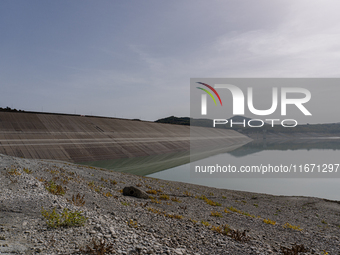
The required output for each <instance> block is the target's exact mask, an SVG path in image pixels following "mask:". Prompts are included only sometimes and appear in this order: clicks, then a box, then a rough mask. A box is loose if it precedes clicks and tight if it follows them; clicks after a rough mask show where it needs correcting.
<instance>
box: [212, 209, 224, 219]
mask: <svg viewBox="0 0 340 255" xmlns="http://www.w3.org/2000/svg"><path fill="white" fill-rule="evenodd" d="M210 214H211V216H214V217H221V218H222V217H223V216H222V214H221V213H220V212H215V211H212V212H211V213H210Z"/></svg>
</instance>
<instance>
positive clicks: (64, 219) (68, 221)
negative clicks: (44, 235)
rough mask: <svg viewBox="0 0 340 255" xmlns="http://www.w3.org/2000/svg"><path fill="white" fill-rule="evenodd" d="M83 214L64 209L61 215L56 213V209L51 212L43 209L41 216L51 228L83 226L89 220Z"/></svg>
mask: <svg viewBox="0 0 340 255" xmlns="http://www.w3.org/2000/svg"><path fill="white" fill-rule="evenodd" d="M81 213H82V211H73V212H72V211H70V210H69V209H67V208H64V210H63V212H62V213H61V214H59V213H58V212H56V209H55V208H53V210H52V211H51V212H49V211H47V210H45V209H44V208H42V209H41V214H42V216H43V217H44V218H45V219H46V223H47V225H48V226H49V227H50V228H57V227H76V226H83V225H84V224H85V222H86V220H87V218H86V217H84V216H82V215H81Z"/></svg>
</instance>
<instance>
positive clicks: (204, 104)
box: [196, 82, 222, 115]
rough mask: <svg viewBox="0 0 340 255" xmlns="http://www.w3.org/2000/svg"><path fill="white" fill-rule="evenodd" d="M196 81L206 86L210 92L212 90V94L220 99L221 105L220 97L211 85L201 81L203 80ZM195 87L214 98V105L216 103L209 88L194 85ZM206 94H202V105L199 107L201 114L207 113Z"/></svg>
mask: <svg viewBox="0 0 340 255" xmlns="http://www.w3.org/2000/svg"><path fill="white" fill-rule="evenodd" d="M197 83H198V84H201V85H203V86H206V87H207V88H208V89H210V90H211V91H212V92H214V94H215V95H216V96H217V98H218V100H219V101H220V104H221V106H222V100H221V97H220V95H219V94H218V93H217V91H216V90H215V89H214V88H213V87H211V86H210V85H208V84H206V83H203V82H197ZM196 88H198V89H200V90H203V91H204V92H206V93H207V94H208V95H209V96H210V97H211V98H212V99H213V100H214V103H215V105H217V103H216V100H215V97H214V96H213V94H211V92H210V91H209V90H207V89H204V88H201V87H196ZM207 94H202V105H201V106H202V108H201V114H202V115H207Z"/></svg>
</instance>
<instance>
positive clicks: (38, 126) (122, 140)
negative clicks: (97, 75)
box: [0, 112, 251, 162]
mask: <svg viewBox="0 0 340 255" xmlns="http://www.w3.org/2000/svg"><path fill="white" fill-rule="evenodd" d="M191 134H192V138H191V139H194V140H195V147H197V148H198V147H207V146H216V145H217V144H218V145H221V146H223V147H225V148H227V147H233V146H236V145H238V146H240V145H243V144H245V143H247V142H249V141H250V140H251V139H250V138H248V137H246V136H244V135H241V134H239V133H238V132H235V131H232V130H222V129H214V128H204V127H194V128H192V129H191ZM189 149H190V127H189V126H181V125H171V124H161V123H154V122H148V121H138V120H126V119H118V118H105V117H93V116H77V115H66V114H47V113H31V112H30V113H28V112H0V153H1V154H6V155H11V156H16V157H24V158H36V159H56V160H65V161H70V162H86V161H98V160H109V159H120V158H133V157H145V156H153V155H162V154H167V153H177V152H184V151H189Z"/></svg>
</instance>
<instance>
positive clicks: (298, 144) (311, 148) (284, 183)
mask: <svg viewBox="0 0 340 255" xmlns="http://www.w3.org/2000/svg"><path fill="white" fill-rule="evenodd" d="M210 157H223V158H224V159H225V160H226V161H229V160H230V161H232V162H238V163H241V162H242V163H243V164H247V162H249V164H254V162H258V163H260V162H261V161H262V159H266V160H269V161H268V162H271V163H272V164H275V162H277V163H278V164H281V163H289V164H290V163H294V164H306V163H321V162H323V163H327V164H329V163H332V164H336V163H338V164H339V163H340V140H339V139H337V138H334V139H295V140H294V141H292V140H288V141H287V140H286V141H272V142H263V141H255V142H251V143H248V144H246V145H244V146H242V147H240V148H238V149H236V150H234V151H231V152H228V153H223V154H218V155H213V156H210ZM195 163H196V164H199V161H196V162H195ZM84 164H87V165H92V166H98V167H103V168H107V169H111V170H114V171H120V172H129V173H133V174H137V175H141V176H148V177H153V178H159V179H163V180H170V181H178V182H186V183H192V184H198V185H204V186H209V187H215V188H222V189H231V190H240V191H249V192H256V193H267V194H273V195H286V196H312V197H319V198H326V199H331V200H338V201H340V178H213V177H212V178H211V176H208V177H207V178H193V177H192V176H190V153H189V152H182V153H173V154H169V155H158V156H149V157H142V158H131V159H119V160H109V161H108V160H106V161H99V162H98V161H97V162H86V163H85V162H84ZM339 168H340V167H339ZM305 176H306V177H308V175H307V174H306V175H305ZM325 176H327V175H325ZM338 176H339V177H340V169H338Z"/></svg>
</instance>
